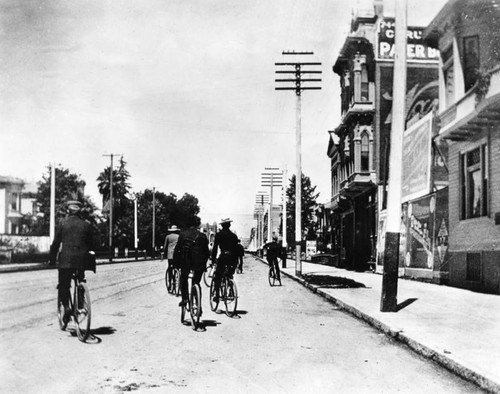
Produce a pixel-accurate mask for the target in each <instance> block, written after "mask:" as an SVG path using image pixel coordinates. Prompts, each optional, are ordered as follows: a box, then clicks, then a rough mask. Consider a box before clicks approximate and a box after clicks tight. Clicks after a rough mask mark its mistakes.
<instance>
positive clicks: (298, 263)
mask: <svg viewBox="0 0 500 394" xmlns="http://www.w3.org/2000/svg"><path fill="white" fill-rule="evenodd" d="M282 54H283V55H284V56H289V55H291V56H301V55H306V56H307V55H314V53H313V52H294V51H292V52H286V51H283V53H282ZM274 64H275V66H278V67H292V68H293V70H276V74H292V75H294V78H285V79H275V82H285V83H290V82H291V83H293V84H294V85H295V86H294V87H290V86H287V87H283V86H277V87H276V88H275V90H293V91H295V94H296V96H297V108H296V116H297V127H296V131H295V139H296V152H295V155H296V159H295V163H296V167H297V169H296V175H295V274H296V275H297V276H302V260H301V251H300V244H301V242H302V163H301V122H302V119H301V105H302V102H301V100H302V99H301V97H302V91H304V90H319V89H321V87H320V86H304V85H303V84H304V82H321V78H304V75H305V74H321V70H310V69H308V70H304V69H303V67H315V66H321V63H318V62H299V61H296V62H285V63H274Z"/></svg>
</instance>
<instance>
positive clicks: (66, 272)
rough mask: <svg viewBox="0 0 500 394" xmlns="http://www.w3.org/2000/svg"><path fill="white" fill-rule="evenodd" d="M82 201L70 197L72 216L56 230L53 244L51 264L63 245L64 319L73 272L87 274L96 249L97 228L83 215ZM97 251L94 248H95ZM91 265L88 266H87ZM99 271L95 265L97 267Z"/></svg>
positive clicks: (67, 310) (67, 316) (60, 263)
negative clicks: (81, 211)
mask: <svg viewBox="0 0 500 394" xmlns="http://www.w3.org/2000/svg"><path fill="white" fill-rule="evenodd" d="M81 208H82V204H81V203H80V202H79V201H68V202H67V209H68V217H67V218H66V219H65V220H64V222H63V223H62V225H61V226H59V228H58V229H57V230H56V233H55V237H54V241H53V242H52V245H51V246H50V264H52V265H53V264H55V263H56V259H57V255H58V252H59V247H61V244H62V247H61V251H60V252H59V265H58V270H59V284H58V286H57V288H58V291H59V297H60V300H61V302H62V304H63V305H64V311H65V313H64V317H63V319H64V320H66V321H67V320H69V314H70V311H69V297H70V293H69V291H70V286H71V275H72V274H73V272H74V271H76V270H77V271H78V275H79V276H80V279H81V280H83V279H84V277H85V271H84V270H85V269H86V267H85V261H86V257H87V254H88V253H89V252H91V251H92V250H93V249H94V240H95V239H94V230H93V228H92V226H91V225H90V223H88V222H86V221H85V220H83V219H81V218H80V216H79V213H80V210H81ZM92 253H93V252H92ZM87 269H88V268H87ZM93 270H94V272H95V267H94V268H93Z"/></svg>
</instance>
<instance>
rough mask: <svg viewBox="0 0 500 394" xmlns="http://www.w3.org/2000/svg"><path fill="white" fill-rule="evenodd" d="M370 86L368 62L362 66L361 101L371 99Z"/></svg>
mask: <svg viewBox="0 0 500 394" xmlns="http://www.w3.org/2000/svg"><path fill="white" fill-rule="evenodd" d="M368 88H369V84H368V70H367V68H366V64H363V65H362V66H361V101H370V97H369V92H368Z"/></svg>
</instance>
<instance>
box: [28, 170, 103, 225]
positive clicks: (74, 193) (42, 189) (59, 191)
mask: <svg viewBox="0 0 500 394" xmlns="http://www.w3.org/2000/svg"><path fill="white" fill-rule="evenodd" d="M50 173H51V171H50V167H47V173H46V174H44V175H43V176H42V180H41V181H40V182H39V183H38V191H37V194H36V202H37V203H38V205H39V207H40V213H41V215H40V216H39V217H38V218H37V220H36V222H35V223H34V224H33V234H40V235H47V234H49V231H50V183H51V182H50ZM55 178H56V179H55V189H56V190H55V191H56V193H55V219H56V225H57V224H59V223H60V222H61V221H62V219H64V218H65V217H66V215H67V210H66V203H67V202H68V201H70V200H78V201H80V202H81V203H82V204H83V207H82V210H81V215H82V218H83V219H85V220H88V221H89V222H90V223H91V224H92V225H93V226H94V227H96V228H97V225H98V223H99V222H100V217H99V216H97V215H96V214H95V212H96V210H97V207H96V206H95V204H94V203H93V202H92V200H91V199H90V197H88V196H85V195H84V189H85V181H84V180H82V179H81V178H80V175H78V174H74V173H71V172H70V171H69V170H68V169H67V168H63V167H62V166H61V165H59V166H58V167H57V168H56V169H55Z"/></svg>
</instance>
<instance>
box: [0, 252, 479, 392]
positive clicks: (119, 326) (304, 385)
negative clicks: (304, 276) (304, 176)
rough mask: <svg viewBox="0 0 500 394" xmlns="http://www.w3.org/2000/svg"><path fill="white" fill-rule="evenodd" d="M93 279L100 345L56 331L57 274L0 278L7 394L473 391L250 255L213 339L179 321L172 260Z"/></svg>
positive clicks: (1, 369) (111, 268)
mask: <svg viewBox="0 0 500 394" xmlns="http://www.w3.org/2000/svg"><path fill="white" fill-rule="evenodd" d="M97 269H98V271H97V274H96V275H94V274H93V273H92V272H90V273H87V279H88V280H87V283H88V285H89V289H90V295H91V299H92V328H93V334H94V335H95V339H94V340H92V341H90V343H89V344H84V343H81V342H79V341H78V339H77V338H76V337H75V336H72V335H71V333H70V332H67V331H64V332H63V331H60V330H59V326H58V322H57V317H56V284H57V271H56V270H42V271H31V272H19V273H7V274H1V275H0V296H1V297H2V298H1V299H2V305H1V307H0V352H1V353H0V354H1V359H0V379H1V381H2V392H5V393H91V392H98V393H120V392H129V391H136V392H148V393H149V392H155V393H167V392H168V393H176V392H180V393H184V392H185V393H188V392H195V393H226V392H232V393H431V392H432V393H434V392H435V393H474V392H481V391H480V390H479V389H478V388H477V387H476V386H474V385H472V384H470V383H468V382H465V381H463V380H461V379H460V378H458V377H456V376H454V375H452V374H451V373H449V372H448V371H446V370H444V369H443V368H441V367H440V366H438V365H437V364H434V363H432V362H430V361H428V360H426V359H424V358H422V357H420V356H418V355H416V354H415V353H413V352H411V351H410V350H408V349H407V348H405V347H404V346H402V345H400V344H398V343H397V342H394V341H393V340H391V339H389V338H387V337H386V336H385V335H383V334H381V333H379V332H378V331H377V330H375V329H374V328H372V327H370V326H368V325H367V324H365V323H363V322H361V321H359V320H357V319H355V318H353V317H351V316H350V315H348V314H346V313H344V312H342V311H340V310H337V309H336V307H335V306H334V305H333V304H331V303H329V302H328V301H326V300H325V299H323V298H321V297H319V296H317V295H315V294H313V293H311V292H310V291H309V290H307V289H305V288H304V287H302V286H301V285H300V284H298V283H296V282H294V281H292V280H290V279H288V278H286V277H283V278H282V282H283V286H282V287H273V288H271V287H270V286H269V284H268V282H267V268H266V266H265V265H264V264H262V263H261V262H259V261H258V260H257V259H255V258H254V257H252V256H246V257H245V262H244V273H243V274H242V275H236V280H237V284H238V290H239V295H240V299H239V302H238V311H239V316H237V317H235V318H229V317H227V316H226V315H225V314H223V313H220V312H219V313H214V312H212V311H211V310H210V307H209V304H208V299H207V294H208V288H207V287H205V286H204V285H203V284H202V291H203V297H204V298H203V305H204V314H203V316H202V319H203V320H204V323H205V326H206V329H205V331H203V332H195V331H193V330H192V329H191V328H190V327H189V326H183V325H182V324H181V323H180V311H179V307H178V306H177V305H178V302H179V298H176V297H174V296H171V295H169V294H168V293H167V291H166V288H165V283H164V270H165V262H161V261H139V262H137V263H125V264H113V265H102V266H98V267H97Z"/></svg>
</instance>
